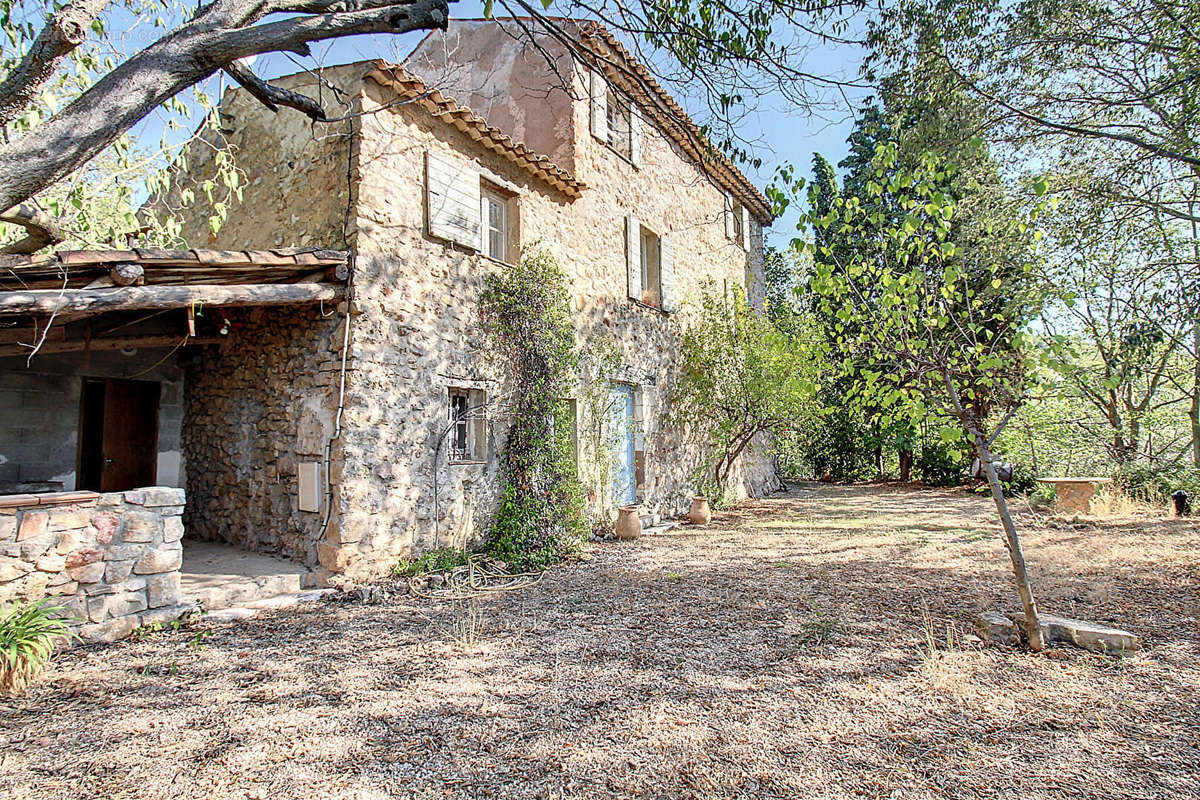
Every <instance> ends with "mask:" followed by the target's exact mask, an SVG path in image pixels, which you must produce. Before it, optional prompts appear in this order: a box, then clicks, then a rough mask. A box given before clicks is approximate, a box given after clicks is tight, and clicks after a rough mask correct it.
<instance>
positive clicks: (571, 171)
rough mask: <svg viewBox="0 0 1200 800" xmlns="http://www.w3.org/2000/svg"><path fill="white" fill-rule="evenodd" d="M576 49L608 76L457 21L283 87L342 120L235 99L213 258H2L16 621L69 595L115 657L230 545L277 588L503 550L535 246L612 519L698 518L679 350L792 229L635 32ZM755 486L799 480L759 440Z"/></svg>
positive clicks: (8, 517) (0, 357)
mask: <svg viewBox="0 0 1200 800" xmlns="http://www.w3.org/2000/svg"><path fill="white" fill-rule="evenodd" d="M564 24H572V23H564ZM575 30H576V31H577V34H578V42H579V43H581V44H582V46H583V48H584V52H587V53H589V54H590V56H591V57H589V58H588V59H580V58H578V57H577V55H575V54H573V53H572V52H570V51H568V50H567V49H566V48H565V47H564V46H563V45H561V44H560V43H558V42H557V41H555V40H552V39H549V38H548V37H547V38H538V39H537V40H536V41H534V42H532V43H531V40H529V38H528V37H527V36H524V38H523V34H522V33H521V30H520V28H519V26H516V25H513V24H512V23H511V22H509V23H506V22H495V21H486V22H485V21H464V22H457V21H456V22H452V23H451V26H450V28H449V29H448V30H447V31H446V32H438V33H434V34H431V35H430V36H428V37H426V39H425V40H424V41H423V42H422V43H421V44H420V45H419V46H418V47H417V49H416V50H415V52H414V53H413V54H412V55H411V56H410V58H409V59H408V60H407V61H406V63H405V65H404V66H403V67H401V66H396V65H391V64H387V63H383V62H363V63H357V64H349V65H344V66H339V67H332V68H327V69H323V70H321V71H320V72H319V74H314V73H301V74H298V75H294V76H290V77H287V78H282V79H279V80H278V81H276V82H275V83H277V85H280V86H283V87H285V88H290V89H294V90H297V91H301V92H304V93H307V94H310V95H312V96H317V97H319V98H320V100H321V101H322V103H323V105H324V106H325V107H326V109H327V110H328V111H329V115H330V116H331V117H334V118H336V119H338V120H339V121H337V122H334V123H324V124H321V123H313V122H311V121H310V120H309V119H308V118H307V117H305V116H303V115H301V114H300V113H298V112H294V111H291V110H288V109H284V110H282V111H280V112H278V113H272V112H271V111H270V110H268V109H266V108H265V107H263V106H262V105H261V104H260V103H259V102H258V101H257V100H256V99H254V98H252V97H250V96H248V94H247V93H246V92H245V91H244V90H240V89H238V90H231V91H229V92H228V93H227V94H226V96H225V97H224V98H223V101H222V106H221V112H220V113H221V128H222V130H221V134H220V135H221V136H223V137H225V138H226V140H227V142H228V143H229V144H231V145H233V146H234V147H235V148H236V151H237V161H238V164H239V167H240V168H241V169H242V170H243V171H244V181H243V183H244V191H243V195H242V198H241V200H240V202H238V203H237V204H236V205H235V206H233V207H232V208H231V209H230V211H229V215H228V220H227V222H226V223H225V225H224V226H223V227H221V229H220V231H219V232H218V233H217V234H215V235H214V234H213V233H212V232H211V230H210V228H209V226H208V222H207V219H208V216H209V212H208V210H207V209H204V208H195V207H193V208H191V209H185V210H184V211H183V212H182V213H183V216H184V236H185V238H186V239H187V241H189V242H190V243H191V244H193V245H194V246H196V247H199V246H200V245H201V244H203V246H204V248H205V249H196V250H192V251H137V250H134V251H105V252H103V253H99V254H98V253H62V254H58V255H57V256H55V257H54V260H53V262H52V263H51V262H47V261H46V260H44V259H43V260H41V261H39V260H37V259H29V258H26V259H25V260H24V261H21V262H20V263H17V262H16V261H13V262H12V263H9V264H6V266H8V268H9V269H8V271H9V273H10V274H12V275H18V276H24V277H25V278H26V279H25V280H24V281H23V282H22V283H21V284H20V285H19V286H13V285H11V284H10V282H9V281H8V279H7V278H4V277H3V276H0V325H3V326H4V327H0V393H2V394H3V395H4V396H5V402H4V404H3V410H0V492H2V491H5V490H7V491H9V492H10V493H13V494H10V495H8V496H0V600H2V599H4V598H5V597H6V596H9V597H27V596H34V595H36V594H38V593H41V594H47V593H49V594H55V595H60V596H62V597H64V598H67V599H69V600H71V602H74V603H75V604H76V606H77V609H79V610H82V611H83V616H84V617H87V618H88V619H89V620H90V625H91V629H92V630H91V633H92V634H93V635H94V636H95V637H98V638H105V637H108V638H111V637H112V636H114V635H121V634H122V633H124V632H125V631H126V630H127V629H129V628H130V627H131V626H133V625H136V624H138V623H144V622H145V621H147V620H149V619H156V618H159V617H164V616H168V615H169V613H170V610H171V609H176V608H181V607H184V606H186V605H187V603H188V601H189V599H194V598H189V596H188V594H189V591H188V586H189V581H190V580H191V579H190V578H189V558H190V553H192V552H193V550H192V548H195V551H194V552H196V553H202V554H205V557H208V556H209V555H211V553H212V552H213V547H212V545H211V544H204V543H205V542H207V543H219V544H222V545H228V546H232V547H235V548H238V549H239V550H240V551H243V552H249V553H253V554H262V555H270V556H275V557H277V558H279V559H286V560H288V561H290V562H292V563H293V564H294V569H293V570H292V571H287V570H285V571H284V572H285V573H287V574H286V575H285V577H286V578H287V581H284V582H283V583H280V582H278V581H276V582H274V583H272V582H270V581H266V580H264V579H263V578H262V576H251V577H253V578H254V579H255V580H256V581H257V584H256V585H257V587H258V590H259V591H260V592H261V591H266V589H267V588H269V589H271V590H278V589H279V588H280V587H282V586H284V585H285V584H287V585H290V584H288V583H287V582H288V581H292V580H295V581H297V582H306V583H318V584H320V583H324V582H327V581H329V580H330V579H332V578H333V577H334V576H336V575H344V576H347V577H349V578H352V579H358V578H362V577H368V576H373V575H379V574H382V573H384V572H385V571H386V570H387V569H388V568H390V567H391V565H393V564H394V563H395V562H396V561H397V560H398V559H399V558H402V557H406V556H409V555H411V554H413V553H414V552H417V551H420V550H424V549H428V548H431V547H434V546H437V545H458V546H464V545H468V544H471V543H473V542H476V541H478V540H479V539H480V537H481V536H482V535H483V534H484V533H485V532H486V527H487V523H488V519H489V516H490V514H491V512H492V510H493V509H494V507H495V503H496V500H497V496H496V495H497V491H498V483H499V475H498V458H497V456H498V452H499V450H500V448H501V447H502V446H503V441H504V432H505V429H506V426H507V424H508V420H507V417H506V413H505V408H504V402H503V399H504V397H505V395H506V393H507V391H508V387H507V386H506V376H505V375H504V374H502V372H501V371H500V370H499V369H498V368H497V366H496V365H495V364H493V363H492V361H491V359H490V358H489V354H488V352H487V343H486V341H484V338H483V335H482V332H481V326H480V320H479V294H480V290H481V289H482V286H483V281H484V277H485V276H486V275H487V274H489V273H491V272H493V271H496V270H502V269H504V265H505V263H511V262H513V261H515V260H517V259H519V258H520V257H521V254H522V253H523V252H529V251H530V250H531V248H536V249H540V250H542V251H545V252H548V253H550V254H551V255H553V256H554V257H555V258H556V260H557V261H558V263H559V264H560V265H561V266H562V268H563V269H564V271H565V273H566V275H567V278H568V281H569V290H570V295H571V298H572V305H573V311H574V313H575V319H576V333H577V340H578V342H579V345H580V347H581V349H582V351H583V352H584V354H585V358H584V363H585V365H586V368H585V369H584V371H583V374H581V375H580V376H579V382H578V390H577V391H576V392H575V393H574V395H573V396H572V397H569V398H563V400H564V401H566V402H568V403H570V404H571V408H572V409H573V410H574V415H575V416H574V418H575V440H576V454H577V460H578V463H579V469H580V474H581V478H583V480H584V483H585V487H587V489H588V490H589V501H590V504H591V507H592V510H593V512H594V513H596V514H597V515H598V516H602V515H604V514H605V513H607V512H610V511H612V510H614V509H615V508H617V507H619V506H627V505H636V506H638V507H639V508H640V510H641V514H642V515H643V517H644V518H645V519H647V520H648V521H650V522H654V521H656V520H658V519H662V518H668V517H672V516H676V515H678V514H680V513H682V512H683V511H685V510H686V508H687V505H688V503H689V502H690V498H691V496H692V494H693V493H694V492H695V486H696V471H697V468H699V467H700V466H701V464H702V463H703V460H704V456H705V442H706V440H705V434H704V432H703V431H695V430H688V429H685V428H684V427H682V426H681V425H679V424H676V423H675V422H673V421H672V418H671V417H670V415H669V410H670V398H671V392H672V388H673V386H674V383H675V380H676V376H677V374H678V358H679V355H678V347H679V341H680V334H681V332H682V331H683V330H684V328H685V326H686V325H687V324H688V323H689V320H691V319H694V315H695V313H696V301H697V300H698V299H699V298H700V297H701V296H702V294H703V293H705V292H729V291H731V290H733V289H734V288H735V287H741V288H743V289H744V290H745V291H747V292H748V294H749V296H750V297H751V299H752V300H753V301H756V302H761V297H762V289H763V245H762V227H763V226H764V225H766V224H769V222H770V221H771V212H770V208H769V205H768V203H767V201H766V199H765V198H764V197H763V196H762V194H761V193H760V192H759V191H758V190H756V189H755V187H754V186H753V185H752V184H751V183H750V182H749V181H748V180H747V179H746V178H745V176H743V175H742V174H741V173H740V172H739V171H738V170H737V169H736V168H735V167H734V166H733V165H732V164H731V163H730V162H729V161H727V160H726V159H724V158H723V157H720V156H719V155H716V154H714V153H713V152H711V151H710V150H708V149H707V148H706V147H705V146H704V145H703V143H702V140H701V138H700V134H699V131H698V129H697V128H696V127H695V125H694V124H692V123H691V122H690V121H689V120H688V119H687V117H686V115H685V114H684V113H683V111H682V110H681V109H680V108H679V106H678V105H677V104H676V102H675V101H674V100H673V99H672V98H671V97H670V96H669V95H668V94H667V93H666V92H665V91H664V90H663V89H662V88H661V87H660V86H659V85H658V84H657V83H656V82H655V81H654V79H653V77H652V76H651V75H650V73H649V72H648V71H647V70H646V69H645V68H644V67H642V66H641V65H640V64H638V63H637V62H636V61H635V60H634V59H633V58H632V57H631V56H630V54H629V53H628V52H627V51H626V50H625V49H624V48H623V47H622V46H621V44H620V43H619V42H618V41H617V40H616V39H615V38H614V37H613V36H611V35H610V34H609V33H608V32H607V31H606V30H605V29H604V28H603V27H601V26H598V25H595V24H592V23H578V24H575ZM211 152H212V151H211V148H205V147H195V148H193V151H192V153H191V155H190V162H191V163H190V171H191V174H192V177H194V178H196V179H198V180H202V179H204V178H205V177H206V176H209V175H211V174H212V173H213V169H214V168H213V165H212V163H211V158H210V155H209V154H210V153H211ZM176 199H177V198H174V197H170V196H169V197H165V198H158V199H157V200H156V201H155V202H158V203H163V204H170V203H172V202H174V201H175V200H176ZM62 275H65V276H66V279H67V286H66V288H63V287H62V285H61V284H62V280H61V279H60V278H59V276H62ZM123 275H136V278H135V279H134V280H133V282H132V284H127V283H126V282H125V281H124V279H123V277H122V276H123ZM33 277H38V278H39V280H41V283H31V282H30V280H29V279H31V278H33ZM55 281H57V284H56V283H55ZM139 284H142V285H139ZM50 313H55V314H56V315H57V322H58V324H56V325H53V326H50V327H49V328H47V326H46V322H47V318H48V315H49V314H50ZM47 330H49V331H51V333H49V334H46V341H45V342H43V343H42V348H41V350H40V351H39V352H38V354H37V355H36V356H35V357H34V358H33V359H32V360H31V361H30V362H29V364H28V365H27V364H26V355H25V354H26V353H27V352H28V342H27V340H28V339H30V338H31V337H35V336H38V335H41V334H43V333H44V332H45V331H47ZM22 337H24V338H22ZM732 481H733V485H732V486H730V487H729V489H730V490H731V491H733V492H734V493H735V494H743V495H744V494H755V493H761V492H763V491H767V490H769V489H771V488H773V487H774V485H775V481H776V479H775V477H774V471H773V468H772V465H771V464H770V462H769V460H768V459H767V458H766V457H765V456H764V455H763V453H762V450H761V448H759V449H757V450H753V449H752V450H750V451H748V452H747V453H745V454H744V455H743V456H742V459H741V462H740V464H739V468H738V469H737V470H736V471H735V474H734V476H733V478H732ZM147 487H157V488H147ZM164 487H173V488H164ZM30 520H35V522H30ZM181 537H183V538H182V543H181ZM81 553H82V555H81ZM150 554H154V555H150ZM197 558H199V556H197ZM181 560H182V567H181V565H180V561H181ZM60 561H61V562H62V563H61V564H60V563H59V562H60ZM143 561H145V563H143ZM150 562H153V563H150ZM96 564H104V565H106V566H105V567H104V568H103V569H101V568H100V567H98V566H95V565H96ZM126 564H128V565H129V570H125V566H126ZM199 571H201V572H203V571H204V570H203V566H201V568H200V570H199ZM210 571H211V570H210ZM43 576H44V577H43ZM181 576H182V578H181ZM181 581H182V583H181ZM195 585H201V584H199V583H197V584H195ZM155 587H157V588H155ZM164 587H165V589H164ZM264 587H266V588H264ZM97 598H99V600H98V599H97ZM156 609H159V610H162V609H166V611H159V612H157V613H156Z"/></svg>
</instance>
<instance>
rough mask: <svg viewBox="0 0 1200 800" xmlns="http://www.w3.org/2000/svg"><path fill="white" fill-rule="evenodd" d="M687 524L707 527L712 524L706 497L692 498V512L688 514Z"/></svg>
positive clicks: (710, 511) (710, 510)
mask: <svg viewBox="0 0 1200 800" xmlns="http://www.w3.org/2000/svg"><path fill="white" fill-rule="evenodd" d="M688 522H690V523H692V524H693V525H707V524H708V523H710V522H712V509H711V508H709V507H708V498H707V497H693V498H692V510H691V511H689V512H688Z"/></svg>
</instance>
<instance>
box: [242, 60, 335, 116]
mask: <svg viewBox="0 0 1200 800" xmlns="http://www.w3.org/2000/svg"><path fill="white" fill-rule="evenodd" d="M225 72H227V73H228V74H229V76H230V77H231V78H233V79H234V80H235V81H237V82H238V83H239V84H241V85H242V86H243V87H244V88H245V89H246V91H248V92H249V93H250V94H252V95H253V96H254V97H256V98H258V100H259V102H261V103H262V104H263V105H264V106H266V107H267V108H269V109H271V110H272V111H279V107H280V106H287V107H288V108H294V109H296V110H297V111H299V112H301V113H302V114H304V115H306V116H308V117H309V118H310V119H314V120H316V121H317V122H324V121H325V109H323V108H321V104H320V103H318V102H317V101H316V100H314V99H312V98H311V97H309V96H308V95H305V94H300V93H299V92H293V91H290V90H288V89H281V88H280V87H278V86H272V85H271V84H269V83H267V82H266V81H264V80H263V79H262V78H260V77H258V76H257V75H255V74H254V73H253V72H251V71H250V70H249V69H247V68H246V67H245V66H244V65H242V64H241V63H240V62H237V61H231V62H230V63H229V64H227V65H225Z"/></svg>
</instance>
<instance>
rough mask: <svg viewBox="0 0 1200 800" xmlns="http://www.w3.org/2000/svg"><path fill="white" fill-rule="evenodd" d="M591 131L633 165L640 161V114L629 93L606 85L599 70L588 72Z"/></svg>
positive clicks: (641, 124) (641, 127)
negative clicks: (625, 93)
mask: <svg viewBox="0 0 1200 800" xmlns="http://www.w3.org/2000/svg"><path fill="white" fill-rule="evenodd" d="M588 80H589V84H588V93H589V95H590V104H591V128H592V135H593V136H595V137H596V138H597V139H599V140H600V141H602V142H604V143H605V144H607V145H608V146H609V147H611V148H612V149H613V150H615V151H616V152H618V153H620V154H621V156H622V157H623V158H625V159H627V160H628V161H630V162H631V163H632V164H633V165H634V166H635V167H640V166H641V165H642V136H643V134H642V129H643V123H642V115H641V113H640V112H639V111H638V107H637V105H636V104H635V103H633V102H632V101H631V100H630V98H629V97H627V96H625V95H622V94H619V93H618V92H616V91H614V90H613V89H612V87H610V86H609V85H608V81H607V79H605V77H604V76H603V75H601V74H600V73H599V72H591V73H589V79H588Z"/></svg>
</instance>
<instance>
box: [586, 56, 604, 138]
mask: <svg viewBox="0 0 1200 800" xmlns="http://www.w3.org/2000/svg"><path fill="white" fill-rule="evenodd" d="M588 78H589V80H590V81H591V86H590V91H589V94H590V95H591V98H592V135H593V136H595V137H596V138H597V139H602V140H604V141H606V142H607V141H608V82H607V81H605V80H604V76H603V75H601V74H600V73H599V72H594V71H592V72H589V73H588Z"/></svg>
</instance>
